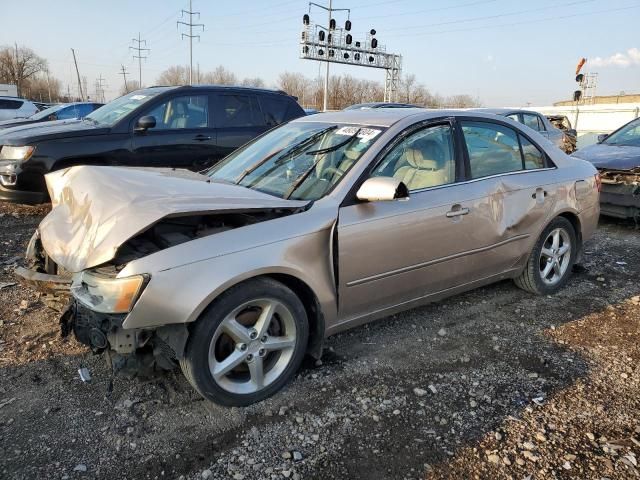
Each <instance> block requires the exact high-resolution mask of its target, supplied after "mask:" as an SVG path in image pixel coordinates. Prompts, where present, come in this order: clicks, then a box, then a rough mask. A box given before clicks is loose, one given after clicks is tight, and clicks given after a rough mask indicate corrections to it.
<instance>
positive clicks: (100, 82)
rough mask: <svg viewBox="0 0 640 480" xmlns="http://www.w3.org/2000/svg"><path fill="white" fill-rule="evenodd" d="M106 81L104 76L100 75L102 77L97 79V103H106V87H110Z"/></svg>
mask: <svg viewBox="0 0 640 480" xmlns="http://www.w3.org/2000/svg"><path fill="white" fill-rule="evenodd" d="M104 81H105V79H104V78H102V74H100V77H98V78H96V101H98V102H99V101H102V103H105V99H104V87H106V86H108V85H107V84H106V83H104Z"/></svg>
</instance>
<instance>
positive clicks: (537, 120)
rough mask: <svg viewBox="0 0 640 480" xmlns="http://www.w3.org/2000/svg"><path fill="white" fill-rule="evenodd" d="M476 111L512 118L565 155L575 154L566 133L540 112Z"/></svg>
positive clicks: (496, 109)
mask: <svg viewBox="0 0 640 480" xmlns="http://www.w3.org/2000/svg"><path fill="white" fill-rule="evenodd" d="M474 111H476V112H484V113H493V114H494V115H501V116H503V117H507V118H510V119H512V120H514V121H516V122H519V123H522V124H523V125H526V126H527V127H529V128H530V129H532V130H535V131H536V132H538V133H539V134H540V135H542V136H543V137H544V138H546V139H547V140H549V141H550V142H551V143H553V144H554V145H555V146H556V147H558V148H559V149H560V150H562V151H564V152H565V153H571V152H573V150H569V147H570V143H571V142H570V139H569V138H567V137H566V135H565V133H564V132H563V131H562V130H560V129H559V128H556V127H555V125H553V123H551V121H550V120H549V119H548V118H547V117H546V116H544V115H541V114H539V113H538V112H533V111H531V110H520V109H513V108H476V109H474Z"/></svg>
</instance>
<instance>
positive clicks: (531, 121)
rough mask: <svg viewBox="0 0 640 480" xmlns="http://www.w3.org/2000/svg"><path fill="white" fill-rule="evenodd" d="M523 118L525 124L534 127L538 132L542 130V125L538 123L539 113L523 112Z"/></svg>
mask: <svg viewBox="0 0 640 480" xmlns="http://www.w3.org/2000/svg"><path fill="white" fill-rule="evenodd" d="M522 118H523V120H524V124H525V125H526V126H527V127H529V128H533V129H534V130H535V131H536V132H539V131H540V125H539V124H538V116H537V115H531V114H530V113H523V114H522Z"/></svg>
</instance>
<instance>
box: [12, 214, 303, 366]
mask: <svg viewBox="0 0 640 480" xmlns="http://www.w3.org/2000/svg"><path fill="white" fill-rule="evenodd" d="M303 210H304V209H303V208H292V209H262V210H260V209H256V210H251V211H249V212H224V213H212V214H197V215H176V216H169V217H165V218H163V219H161V220H160V221H158V222H157V223H155V224H153V225H151V226H150V227H149V228H148V229H147V230H145V231H143V232H142V233H140V234H138V235H136V236H134V237H133V238H131V239H129V240H128V241H127V242H125V243H124V244H123V245H121V246H120V247H119V248H118V251H117V254H116V256H115V257H114V258H113V260H111V261H110V262H108V263H106V264H103V265H100V266H98V267H95V268H93V269H91V270H92V271H93V272H95V273H97V274H99V275H102V276H105V277H110V278H115V277H116V276H117V274H118V272H119V271H120V270H122V269H123V268H124V267H125V266H126V264H127V263H129V262H131V261H133V260H136V259H138V258H142V257H145V256H147V255H151V254H153V253H155V252H158V251H160V250H164V249H167V248H170V247H173V246H176V245H179V244H181V243H185V242H188V241H191V240H196V239H198V238H203V237H207V236H210V235H215V234H217V233H222V232H225V231H228V230H232V229H235V228H240V227H244V226H247V225H252V224H255V223H259V222H264V221H267V220H272V219H275V218H279V217H282V216H285V215H291V214H294V213H297V212H300V211H303ZM27 259H28V264H29V269H20V271H17V273H18V275H19V277H21V278H22V279H23V281H24V282H26V283H29V284H30V285H31V286H35V287H36V288H38V290H40V291H41V292H46V298H47V299H48V300H49V301H47V302H45V303H46V304H47V305H49V306H50V307H51V308H54V309H55V310H58V311H60V312H61V318H60V325H61V333H62V336H63V337H66V336H68V335H69V334H70V333H72V332H73V334H74V336H75V337H76V339H77V340H78V341H79V342H80V343H83V344H85V345H87V346H89V347H90V348H91V350H92V351H93V352H94V353H96V354H101V353H107V354H108V355H109V358H110V360H111V364H112V367H113V369H114V371H123V372H125V373H126V372H128V373H140V372H149V371H150V370H153V369H154V368H161V369H165V370H170V369H173V368H175V367H176V366H177V362H178V360H179V359H180V358H181V357H182V354H183V351H184V347H185V344H186V341H187V338H188V335H189V331H188V327H187V325H185V324H176V325H167V326H163V327H161V328H157V329H135V330H132V329H123V328H122V324H123V322H124V319H125V317H126V314H106V313H99V312H95V311H93V310H91V309H90V308H88V307H87V306H85V305H83V304H82V303H81V302H80V301H78V300H76V299H75V298H73V296H72V295H70V292H69V286H70V285H71V277H72V275H71V274H70V273H69V272H66V271H64V269H62V268H61V267H59V266H58V265H56V264H55V262H53V260H52V259H51V258H50V257H49V256H48V255H47V253H46V252H45V251H44V249H43V247H42V243H41V241H40V238H39V234H38V232H36V233H35V234H34V236H33V238H32V239H31V242H30V244H29V248H28V249H27ZM52 285H54V286H55V288H52Z"/></svg>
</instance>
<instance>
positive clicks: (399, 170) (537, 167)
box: [19, 109, 599, 405]
mask: <svg viewBox="0 0 640 480" xmlns="http://www.w3.org/2000/svg"><path fill="white" fill-rule="evenodd" d="M596 176H597V172H596V169H595V168H594V167H593V166H592V165H591V164H589V163H588V162H585V161H582V160H578V159H573V158H570V157H568V156H567V155H565V154H564V153H563V152H562V151H560V150H559V149H557V148H554V147H553V146H552V145H551V144H549V143H548V142H546V141H545V140H544V139H543V137H541V136H540V135H539V134H538V133H536V132H534V131H532V130H530V129H526V128H523V127H522V125H521V124H519V123H517V122H514V121H512V120H510V119H508V118H502V117H497V116H495V115H487V114H482V113H474V112H462V111H435V110H432V111H429V110H424V109H377V110H361V111H343V112H334V113H326V114H323V115H321V116H315V117H313V116H312V117H302V118H299V119H296V120H294V121H291V122H289V123H287V124H285V125H283V126H281V127H279V128H276V129H274V130H271V131H270V132H268V133H266V134H264V135H262V136H261V137H259V138H258V139H256V140H254V141H252V142H250V143H249V144H247V145H245V146H244V147H243V148H241V149H240V150H238V151H236V152H234V153H233V154H231V155H230V156H228V157H227V158H226V159H224V160H223V161H222V162H221V163H219V164H218V165H216V166H215V167H213V168H212V169H210V170H209V171H207V172H206V173H204V174H197V173H192V172H187V171H180V170H171V169H143V168H127V169H125V168H117V167H98V166H78V167H72V168H69V169H66V170H63V171H58V172H54V173H51V174H49V175H47V184H48V187H49V191H50V195H51V199H52V202H53V208H52V210H51V213H49V215H47V217H45V219H44V220H43V221H42V223H41V224H40V226H39V228H38V231H37V233H36V234H35V235H34V238H33V239H32V241H31V243H30V245H29V249H28V258H30V259H31V261H32V264H33V266H34V269H35V270H39V272H36V271H35V270H34V271H29V270H21V271H20V272H19V274H20V275H22V276H23V277H24V278H25V279H27V280H29V281H32V282H36V283H38V282H39V283H41V284H42V282H43V281H44V282H47V285H49V286H51V285H58V286H59V285H63V284H64V283H65V282H70V283H71V294H72V302H71V304H70V307H69V309H68V310H67V311H66V312H65V314H64V315H63V319H62V324H63V329H64V331H65V332H69V331H73V332H74V333H75V336H76V338H77V339H78V340H79V341H81V342H82V343H85V344H87V345H89V346H90V347H91V349H92V350H93V351H94V352H109V354H110V358H111V361H112V363H113V365H114V368H116V369H134V370H139V369H141V368H145V367H162V368H171V367H173V366H175V365H177V364H179V365H180V366H181V368H182V370H183V372H184V374H185V375H186V377H187V378H188V379H189V381H190V382H191V384H192V385H193V387H194V388H195V389H196V390H197V391H198V392H199V393H200V394H201V395H202V396H204V397H205V398H207V399H210V400H212V401H215V402H218V403H220V404H223V405H248V404H250V403H253V402H256V401H259V400H262V399H264V398H266V397H268V396H269V395H272V394H273V393H275V392H276V391H278V390H279V389H280V388H282V387H283V386H284V385H285V384H286V383H287V382H288V381H289V380H290V379H291V378H292V377H293V375H294V374H295V372H296V370H297V369H298V367H299V366H300V363H301V361H302V358H303V357H304V355H305V354H307V353H309V354H311V355H312V356H315V357H317V358H318V357H320V355H321V353H322V343H323V339H324V338H325V337H326V336H328V335H332V334H335V333H337V332H340V331H343V330H345V329H348V328H352V327H355V326H357V325H361V324H363V323H365V322H369V321H372V320H375V319H378V318H382V317H385V316H388V315H391V314H393V313H395V312H399V311H402V310H405V309H409V308H412V307H416V306H418V305H422V304H424V303H427V302H431V301H435V300H439V299H442V298H445V297H448V296H450V295H454V294H456V293H459V292H463V291H466V290H470V289H473V288H476V287H479V286H482V285H486V284H489V283H492V282H496V281H498V280H502V279H507V278H511V279H514V280H515V282H516V284H517V285H518V286H520V287H521V288H523V289H525V290H527V291H530V292H532V293H535V294H544V295H546V294H552V293H554V292H556V291H557V290H558V289H559V288H561V287H562V286H563V285H564V284H565V282H566V281H567V280H568V278H569V276H570V273H571V269H572V265H573V264H574V262H575V261H576V260H577V259H578V258H579V256H580V252H581V248H582V243H583V241H584V240H586V239H588V238H589V237H590V236H591V235H592V233H593V231H594V229H595V228H596V224H597V219H598V214H599V204H598V189H597V188H598V182H597V178H596ZM43 272H48V273H43ZM70 276H71V277H72V280H67V279H68V278H69V277H70Z"/></svg>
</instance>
